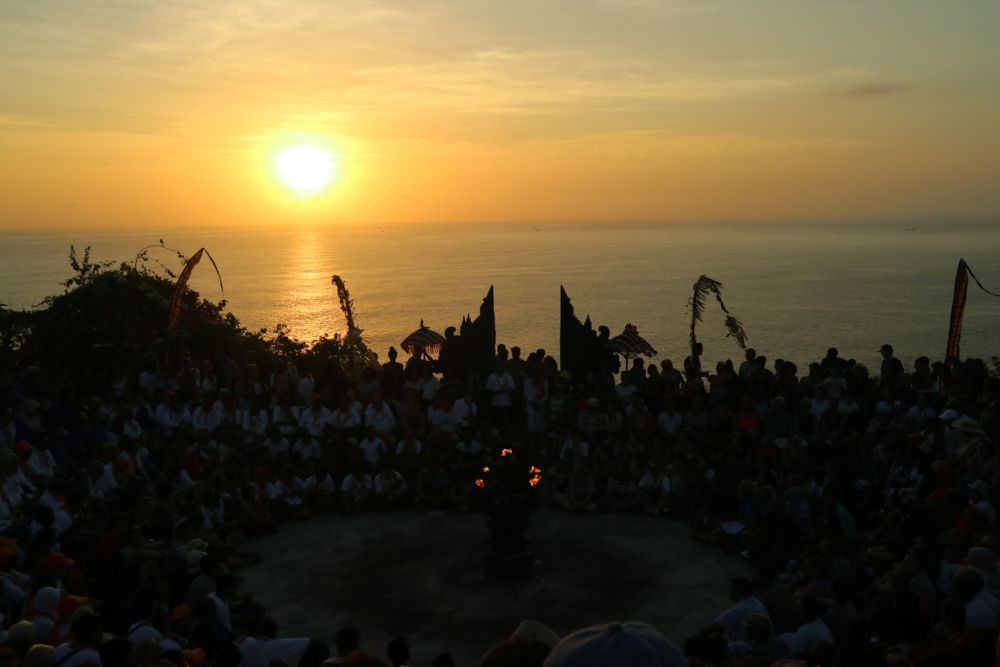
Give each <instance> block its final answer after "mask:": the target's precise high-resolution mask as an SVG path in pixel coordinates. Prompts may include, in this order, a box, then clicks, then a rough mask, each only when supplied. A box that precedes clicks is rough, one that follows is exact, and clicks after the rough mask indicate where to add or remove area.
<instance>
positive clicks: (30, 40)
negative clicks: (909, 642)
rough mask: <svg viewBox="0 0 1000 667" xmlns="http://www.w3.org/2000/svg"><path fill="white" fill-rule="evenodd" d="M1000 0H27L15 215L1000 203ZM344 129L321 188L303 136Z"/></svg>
mask: <svg viewBox="0 0 1000 667" xmlns="http://www.w3.org/2000/svg"><path fill="white" fill-rule="evenodd" d="M998 34H1000V2H998V1H997V0H981V1H980V0H961V1H959V2H943V1H941V0H909V1H906V2H903V1H899V2H893V1H889V0H886V1H883V2H872V1H852V0H843V1H837V2H832V1H831V2H813V1H809V0H798V1H795V2H777V1H769V0H753V1H751V0H739V1H734V2H723V1H714V0H707V1H704V2H701V1H697V0H662V1H656V0H549V1H541V0H540V1H535V2H515V1H512V0H495V1H493V0H461V1H459V0H455V1H450V2H445V1H437V2H432V1H423V0H406V1H405V2H404V1H402V0H399V1H396V2H384V1H381V0H329V1H319V0H314V1H306V2H296V1H293V0H267V1H263V0H260V1H258V0H240V1H228V0H213V1H211V2H205V1H203V0H198V1H194V2H169V1H166V0H158V1H153V0H148V1H146V0H142V1H140V0H133V1H129V2H124V1H121V2H89V1H84V0H64V1H57V0H53V1H46V2H6V3H3V5H2V6H0V62H2V63H3V66H2V67H0V227H5V228H33V227H79V226H101V227H107V226H124V225H157V226H161V225H212V224H246V225H256V224H283V223H287V222H289V221H304V222H314V223H326V222H329V223H335V222H339V221H372V222H395V221H417V220H419V221H434V220H456V221H458V220H461V221H478V220H624V219H628V220H637V219H643V220H691V219H729V220H737V219H761V218H764V219H832V218H884V217H908V216H936V217H940V216H945V217H949V216H956V217H957V216H986V215H996V214H1000V38H998V37H997V35H998ZM292 145H309V146H319V147H323V148H325V149H328V150H331V151H333V153H334V155H335V158H336V160H337V163H338V164H337V169H338V170H339V172H340V179H339V180H338V181H337V182H336V183H335V184H334V185H333V186H331V187H330V188H329V189H328V190H326V191H325V192H322V193H320V194H318V195H317V196H314V197H310V198H304V197H298V196H295V194H294V193H293V192H291V191H289V189H288V188H287V187H284V186H282V185H281V184H280V182H279V181H278V179H277V177H276V173H275V160H276V157H275V156H276V154H277V152H278V151H279V150H280V149H282V148H284V147H287V146H292Z"/></svg>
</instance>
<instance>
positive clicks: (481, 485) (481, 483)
mask: <svg viewBox="0 0 1000 667" xmlns="http://www.w3.org/2000/svg"><path fill="white" fill-rule="evenodd" d="M476 486H478V487H479V488H480V489H485V488H486V482H485V481H484V480H483V479H481V478H480V479H477V480H476Z"/></svg>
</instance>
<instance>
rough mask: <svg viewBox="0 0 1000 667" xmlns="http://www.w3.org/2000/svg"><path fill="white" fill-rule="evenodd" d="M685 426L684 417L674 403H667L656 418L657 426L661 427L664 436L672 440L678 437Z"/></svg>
mask: <svg viewBox="0 0 1000 667" xmlns="http://www.w3.org/2000/svg"><path fill="white" fill-rule="evenodd" d="M683 424H684V415H682V414H681V413H680V411H679V410H677V406H675V405H674V402H673V401H667V402H666V404H665V405H664V406H663V410H661V411H660V414H659V415H657V417H656V425H657V426H659V427H660V430H661V431H662V432H663V434H664V435H665V436H667V438H668V439H670V438H673V437H674V436H675V435H677V433H678V431H680V430H681V426H682V425H683Z"/></svg>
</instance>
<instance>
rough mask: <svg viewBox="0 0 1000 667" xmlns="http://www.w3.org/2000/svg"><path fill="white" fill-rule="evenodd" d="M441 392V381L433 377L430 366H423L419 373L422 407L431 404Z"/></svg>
mask: <svg viewBox="0 0 1000 667" xmlns="http://www.w3.org/2000/svg"><path fill="white" fill-rule="evenodd" d="M440 391H441V381H440V380H438V379H437V378H436V377H434V374H433V373H432V372H431V368H430V366H429V365H428V366H424V367H423V369H422V370H421V373H420V398H421V400H422V401H423V402H424V405H427V404H428V403H432V402H433V401H434V399H435V398H437V396H438V392H440Z"/></svg>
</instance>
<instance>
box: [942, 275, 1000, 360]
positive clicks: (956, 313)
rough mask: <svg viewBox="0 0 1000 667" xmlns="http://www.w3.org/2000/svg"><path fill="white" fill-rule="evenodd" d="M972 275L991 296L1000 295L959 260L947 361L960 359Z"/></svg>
mask: <svg viewBox="0 0 1000 667" xmlns="http://www.w3.org/2000/svg"><path fill="white" fill-rule="evenodd" d="M970 276H971V277H972V279H973V280H975V281H976V284H977V285H979V289H981V290H983V291H984V292H986V293H987V294H989V295H991V296H997V297H1000V294H997V293H996V292H991V291H989V290H988V289H986V288H985V287H983V284H982V283H981V282H979V278H976V274H974V273H973V272H972V269H970V268H969V265H968V263H966V261H965V260H964V259H959V260H958V269H957V270H956V271H955V290H954V292H953V293H952V297H951V321H950V322H949V325H948V347H947V348H946V350H945V354H944V358H945V361H946V363H948V364H949V365H954V364H955V363H956V362H957V361H958V359H959V344H960V343H961V340H962V318H963V317H964V315H965V302H966V300H967V298H968V296H969V277H970Z"/></svg>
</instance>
